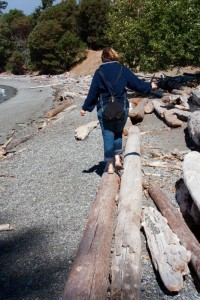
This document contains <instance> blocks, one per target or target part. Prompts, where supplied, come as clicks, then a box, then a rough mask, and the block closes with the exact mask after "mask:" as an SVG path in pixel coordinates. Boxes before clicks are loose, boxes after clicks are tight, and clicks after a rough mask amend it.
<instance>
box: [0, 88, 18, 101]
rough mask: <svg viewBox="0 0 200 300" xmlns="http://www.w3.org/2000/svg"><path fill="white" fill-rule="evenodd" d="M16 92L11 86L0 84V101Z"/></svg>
mask: <svg viewBox="0 0 200 300" xmlns="http://www.w3.org/2000/svg"><path fill="white" fill-rule="evenodd" d="M16 94H17V89H15V88H13V87H12V86H7V85H0V103H2V102H4V101H5V100H8V99H10V98H12V97H14V96H15V95H16Z"/></svg>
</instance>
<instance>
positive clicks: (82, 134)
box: [75, 121, 99, 140]
mask: <svg viewBox="0 0 200 300" xmlns="http://www.w3.org/2000/svg"><path fill="white" fill-rule="evenodd" d="M98 124H99V121H92V122H90V123H88V124H85V125H81V126H79V127H78V128H76V130H75V139H76V140H84V139H85V138H86V137H87V136H88V135H89V134H90V132H91V131H92V130H93V129H94V128H96V127H97V125H98Z"/></svg>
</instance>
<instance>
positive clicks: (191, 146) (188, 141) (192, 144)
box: [184, 128, 200, 152]
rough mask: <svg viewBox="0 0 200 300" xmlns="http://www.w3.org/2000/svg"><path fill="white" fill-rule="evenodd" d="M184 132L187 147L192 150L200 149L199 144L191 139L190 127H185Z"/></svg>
mask: <svg viewBox="0 0 200 300" xmlns="http://www.w3.org/2000/svg"><path fill="white" fill-rule="evenodd" d="M184 133H185V142H186V145H187V147H188V148H189V149H190V150H192V151H198V152H199V151H200V147H199V146H198V145H196V144H195V142H193V140H192V139H191V137H190V135H189V132H188V128H185V129H184Z"/></svg>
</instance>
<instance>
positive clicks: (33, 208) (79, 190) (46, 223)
mask: <svg viewBox="0 0 200 300" xmlns="http://www.w3.org/2000/svg"><path fill="white" fill-rule="evenodd" d="M47 98H48V97H47ZM9 101H10V100H9ZM82 102H83V100H81V99H76V100H74V104H77V105H78V108H77V109H75V110H73V111H71V112H70V113H69V114H67V115H66V116H65V117H64V118H62V119H60V120H59V121H58V122H56V123H54V124H49V125H48V126H47V127H45V129H44V130H42V131H39V132H38V133H37V134H35V135H34V136H33V138H31V139H30V140H28V141H27V142H25V143H24V144H21V145H19V146H18V147H17V148H16V150H20V151H19V152H16V153H15V154H14V155H13V153H10V155H8V156H7V157H6V158H5V159H1V160H0V170H1V171H0V173H1V174H4V175H6V176H5V177H1V176H0V201H1V214H0V224H3V223H10V224H11V225H12V226H13V228H14V230H13V231H10V232H2V233H0V258H1V259H0V269H1V273H0V299H3V300H5V299H6V300H13V299H14V300H22V299H26V300H36V299H38V300H44V299H47V300H50V299H51V300H59V299H62V292H63V288H64V283H65V280H66V278H67V275H68V272H69V270H70V267H71V265H72V262H73V259H74V257H75V254H76V251H77V247H78V244H79V242H80V239H81V237H82V234H83V230H84V226H85V224H86V222H87V218H88V215H89V212H90V208H91V205H92V203H93V200H94V198H95V193H96V189H97V187H98V185H99V183H100V180H101V175H102V172H103V169H104V163H103V161H102V160H103V149H102V142H101V132H100V127H99V126H98V127H97V128H96V129H95V130H93V131H92V132H91V134H90V135H89V137H88V138H87V139H86V140H84V141H76V140H75V138H74V130H75V128H76V127H77V126H79V125H81V124H85V123H87V122H90V121H93V120H96V112H95V111H94V112H93V113H91V114H86V116H85V117H84V118H81V117H79V109H80V107H81V104H82ZM47 103H48V105H47V106H49V107H50V106H52V102H51V100H50V98H49V100H48V101H47ZM1 105H2V104H1ZM44 120H45V119H44V118H40V119H39V120H36V121H35V122H33V123H30V122H28V123H27V124H26V126H21V127H20V129H18V130H19V131H20V132H19V133H20V134H21V135H23V133H26V132H27V131H31V130H32V131H35V130H36V128H37V126H39V124H40V123H43V121H44ZM139 128H140V131H141V132H143V134H142V135H141V153H142V162H144V161H146V160H147V159H150V153H149V151H148V150H147V148H145V147H146V146H157V147H161V148H159V149H158V151H162V152H164V153H169V152H170V151H172V150H174V149H175V148H177V149H178V150H179V151H182V150H189V149H194V145H193V144H192V143H191V142H190V141H189V139H188V138H187V131H186V130H184V128H181V129H173V130H171V129H169V128H168V127H167V126H166V125H165V124H164V123H163V122H162V121H160V120H159V119H158V118H157V117H156V116H155V115H154V114H152V115H146V116H145V119H144V120H143V122H142V123H141V124H140V125H139ZM143 170H144V171H145V172H151V173H154V174H155V173H157V174H159V177H156V176H152V178H153V180H156V182H158V183H159V184H160V186H162V187H163V189H164V191H165V192H166V193H167V195H168V196H169V198H170V199H171V200H172V202H173V203H174V204H175V205H177V204H176V203H175V182H176V181H177V180H178V179H179V178H180V177H181V172H180V171H174V172H171V171H170V170H166V169H162V170H161V169H153V170H152V168H150V167H143ZM144 178H145V179H146V176H144ZM143 205H147V206H149V205H152V206H154V204H153V201H152V200H151V199H150V198H149V197H147V198H146V197H145V195H144V197H143ZM141 236H142V242H143V243H142V244H143V250H142V290H141V300H146V299H149V300H150V299H151V300H152V299H159V300H160V299H174V300H176V299H185V300H196V299H200V294H199V293H198V291H199V287H198V285H197V283H196V282H195V281H194V278H193V277H191V275H188V276H186V278H185V285H184V288H183V289H182V290H181V291H180V292H179V293H169V292H168V291H167V290H166V289H165V288H164V286H163V284H162V283H161V280H160V278H159V275H158V274H157V272H156V271H155V270H154V269H153V267H152V264H151V260H150V258H149V252H148V250H147V246H146V239H145V236H144V234H143V232H142V234H141Z"/></svg>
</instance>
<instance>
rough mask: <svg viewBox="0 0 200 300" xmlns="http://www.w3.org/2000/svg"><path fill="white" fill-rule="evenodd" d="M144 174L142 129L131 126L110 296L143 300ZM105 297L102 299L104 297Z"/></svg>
mask: <svg viewBox="0 0 200 300" xmlns="http://www.w3.org/2000/svg"><path fill="white" fill-rule="evenodd" d="M141 207H142V175H141V158H140V140H139V129H138V127H136V126H131V127H130V129H129V133H128V139H127V143H126V147H125V156H124V173H123V175H122V178H121V188H120V196H119V206H118V221H117V226H116V231H115V246H114V253H113V259H112V266H111V271H112V279H111V299H115V300H116V299H121V300H123V299H124V300H129V299H135V300H137V299H140V284H141V261H140V258H141V237H140V219H141ZM102 299H103V298H102Z"/></svg>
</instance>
